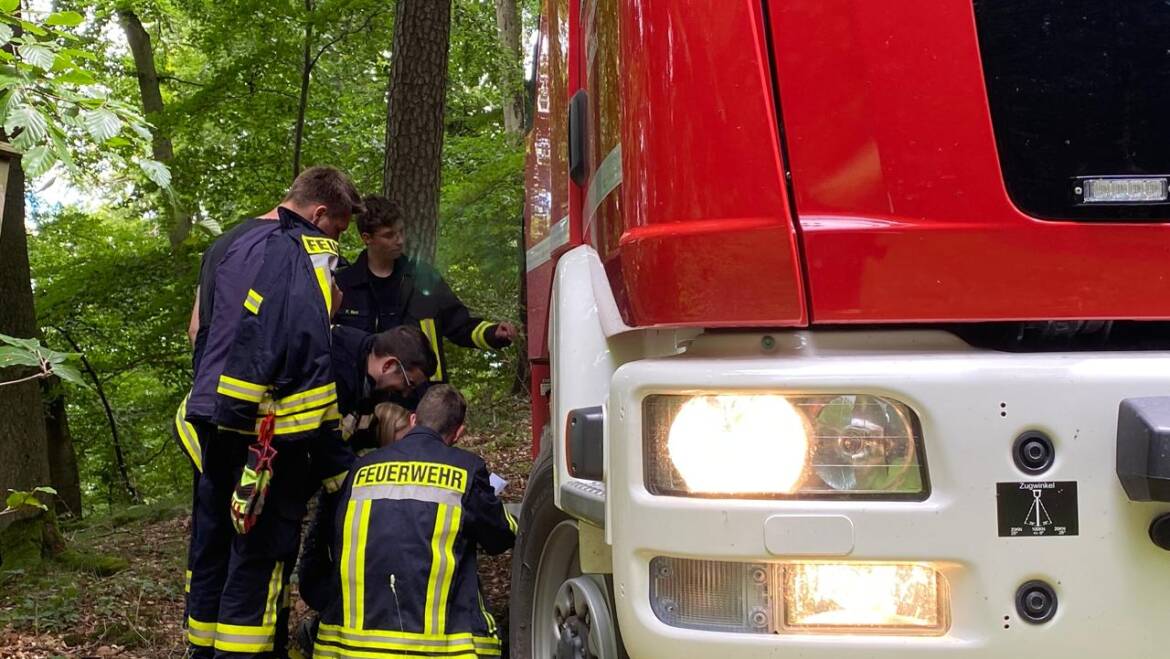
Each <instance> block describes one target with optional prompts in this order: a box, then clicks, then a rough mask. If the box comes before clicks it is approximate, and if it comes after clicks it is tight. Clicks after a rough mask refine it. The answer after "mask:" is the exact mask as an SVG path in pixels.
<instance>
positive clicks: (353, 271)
mask: <svg viewBox="0 0 1170 659" xmlns="http://www.w3.org/2000/svg"><path fill="white" fill-rule="evenodd" d="M399 271H401V273H402V278H403V279H407V278H412V277H414V263H412V262H411V260H410V259H408V258H407V257H406V255H405V254H403V255H402V256H399V257H398V260H396V261H395V262H394V272H399ZM337 281H338V283H339V284H342V285H344V286H345V287H347V288H356V287H359V286H369V285H370V257H369V250H365V249H363V250H362V252H361V254H358V256H357V258H356V259H354V261H353V263H352V264H351V265H350V266H349V267H348V268H346V269H344V270H342V271H341V272H338V273H337Z"/></svg>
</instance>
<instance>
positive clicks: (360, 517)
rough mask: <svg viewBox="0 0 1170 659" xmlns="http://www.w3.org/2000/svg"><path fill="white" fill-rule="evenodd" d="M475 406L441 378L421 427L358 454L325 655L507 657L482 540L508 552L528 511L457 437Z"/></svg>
mask: <svg viewBox="0 0 1170 659" xmlns="http://www.w3.org/2000/svg"><path fill="white" fill-rule="evenodd" d="M466 409H467V406H466V402H465V401H464V399H463V397H462V396H461V395H460V394H459V392H457V391H455V389H453V388H451V387H450V386H447V385H436V386H433V387H431V388H430V389H429V390H428V391H427V393H426V394H425V395H424V396H423V398H422V400H421V401H420V402H419V406H418V410H417V412H416V413H415V415H414V422H415V427H414V429H412V430H411V431H410V432H408V433H407V434H406V436H405V437H403V438H402V439H400V440H398V441H396V442H393V443H391V444H389V445H387V446H385V447H383V448H379V449H378V450H376V451H374V452H372V453H370V454H368V455H366V456H365V457H362V458H360V459H358V461H357V462H356V463H355V464H354V468H353V470H352V472H351V474H350V476H349V477H348V478H347V479H346V485H345V487H344V489H343V494H342V499H341V506H340V507H339V509H338V511H337V517H336V523H337V532H336V534H335V539H334V545H335V547H336V552H337V555H338V556H339V561H338V570H337V572H336V573H335V578H336V579H337V582H336V583H338V584H339V586H340V588H339V590H340V594H341V596H340V598H338V599H337V600H336V601H334V602H333V603H332V604H331V605H330V606H329V607H327V608H326V610H325V612H324V613H323V615H322V623H321V627H320V630H319V632H318V636H317V643H316V645H315V648H314V657H323V658H337V659H342V658H354V659H357V658H361V657H372V656H408V655H409V656H459V657H465V656H468V657H470V656H478V657H498V656H499V655H500V648H501V645H500V641H499V638H498V637H497V636H496V625H495V621H494V620H493V619H492V616H491V614H489V613H488V612H487V609H486V607H485V606H484V604H483V597H482V595H481V593H480V588H479V577H478V574H477V566H476V547H477V546H479V547H482V548H483V549H484V550H485V551H487V552H489V553H492V554H498V553H501V552H503V551H506V550H507V549H508V548H510V547H511V546H512V544H513V542H515V539H516V535H515V533H516V521H515V519H513V518H512V516H511V515H510V514H508V513H507V512H506V511H505V509H504V506H503V504H502V503H501V502H500V500H499V498H497V497H496V494H495V492H494V491H493V490H492V487H491V484H490V483H489V474H488V470H487V467H486V465H485V464H484V462H483V460H482V459H481V458H479V457H478V456H476V455H474V454H472V453H470V452H467V451H464V450H462V449H458V448H455V447H454V446H452V445H453V444H454V443H455V442H456V441H457V440H458V439H459V436H460V435H461V434H462V432H463V420H464V415H465V413H466Z"/></svg>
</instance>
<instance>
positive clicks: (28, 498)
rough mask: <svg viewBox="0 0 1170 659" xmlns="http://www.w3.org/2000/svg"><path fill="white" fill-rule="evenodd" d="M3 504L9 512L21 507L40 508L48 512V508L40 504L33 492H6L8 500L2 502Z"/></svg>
mask: <svg viewBox="0 0 1170 659" xmlns="http://www.w3.org/2000/svg"><path fill="white" fill-rule="evenodd" d="M4 504H5V505H6V506H8V509H9V510H16V509H17V508H21V507H23V506H30V507H32V508H40V509H41V510H48V509H49V507H48V506H46V505H45V504H43V503H41V500H40V499H38V498H37V496H36V494H34V493H33V492H23V491H19V490H8V498H7V499H5V500H4Z"/></svg>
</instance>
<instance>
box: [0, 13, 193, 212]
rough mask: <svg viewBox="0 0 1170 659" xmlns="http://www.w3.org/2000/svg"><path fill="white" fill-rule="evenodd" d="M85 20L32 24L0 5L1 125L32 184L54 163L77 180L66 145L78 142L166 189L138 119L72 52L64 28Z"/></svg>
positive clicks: (73, 40)
mask: <svg viewBox="0 0 1170 659" xmlns="http://www.w3.org/2000/svg"><path fill="white" fill-rule="evenodd" d="M84 20H85V19H84V17H83V16H82V15H81V14H79V13H77V12H73V11H61V12H54V13H52V14H49V16H48V17H47V18H45V20H44V21H43V23H41V24H37V23H34V22H32V21H28V20H25V19H24V18H22V17H21V14H20V2H19V0H0V48H2V50H0V126H3V128H4V132H5V134H6V135H7V136H8V139H9V140H10V141H11V143H12V146H13V147H15V148H16V149H18V150H20V151H22V152H23V153H24V157H23V165H24V169H25V172H26V173H27V174H28V175H29V176H30V177H37V176H40V175H42V174H44V173H46V172H48V171H49V170H50V169H51V168H52V167H53V166H54V165H56V164H58V163H60V164H61V165H63V166H64V167H65V168H66V169H67V170H68V171H69V172H70V173H71V174H76V173H78V167H77V165H76V163H75V162H74V160H73V157H72V155H71V153H70V147H69V142H70V140H77V139H84V140H88V141H91V142H92V143H94V144H97V145H101V146H103V147H107V150H108V152H109V153H110V155H111V156H112V157H114V158H115V159H116V160H121V161H127V160H129V161H133V162H134V163H135V164H136V165H138V167H139V168H140V169H141V170H142V172H143V173H144V174H145V175H146V177H147V178H149V179H150V180H151V181H153V182H154V183H155V184H156V185H158V186H159V187H160V188H164V189H166V188H169V187H170V183H171V173H170V170H169V169H167V166H166V165H164V164H163V163H161V162H159V161H157V160H155V159H153V158H152V157H150V156H151V150H150V149H151V141H152V133H151V129H150V126H149V124H147V122H146V120H145V119H144V118H143V116H142V113H141V112H139V111H138V109H137V108H136V107H135V106H133V105H131V104H129V103H126V102H123V101H119V100H117V99H115V98H112V97H111V95H110V90H109V88H107V87H106V86H105V85H103V84H101V83H100V82H99V81H98V79H97V78H96V77H95V76H94V74H93V73H92V72H91V71H90V70H89V68H88V67H89V66H90V65H92V64H93V63H94V62H95V60H96V59H97V58H96V56H94V55H93V54H92V53H90V52H88V51H86V50H84V49H81V48H78V47H76V46H77V45H78V43H79V42H80V41H81V37H79V36H77V35H75V34H73V33H71V32H69V31H68V29H69V28H75V27H77V26H79V25H81V23H82V22H83V21H84Z"/></svg>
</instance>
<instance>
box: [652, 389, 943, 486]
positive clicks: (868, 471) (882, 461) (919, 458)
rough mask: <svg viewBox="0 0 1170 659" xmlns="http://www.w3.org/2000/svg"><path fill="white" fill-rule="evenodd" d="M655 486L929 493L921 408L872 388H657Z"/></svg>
mask: <svg viewBox="0 0 1170 659" xmlns="http://www.w3.org/2000/svg"><path fill="white" fill-rule="evenodd" d="M642 417H643V440H644V444H643V446H644V451H645V465H646V473H645V477H646V487H647V489H649V490H650V492H651V493H653V494H662V495H674V496H724V497H725V496H739V497H748V498H818V499H830V498H860V499H864V498H871V499H905V500H915V501H919V500H923V499H925V498H926V497H927V496H928V495H929V493H930V486H929V480H928V478H927V472H926V457H925V451H924V447H923V445H922V437H921V431H920V429H919V428H920V426H919V423H918V417H917V416H916V415H915V414H914V412H913V410H911V409H910V408H909V407H908V406H906V405H905V404H903V403H901V402H898V401H896V400H893V399H890V398H886V397H882V396H872V395H868V394H848V393H846V394H785V395H780V394H710V395H697V396H683V395H653V396H648V397H647V398H646V399H645V400H644V401H643V405H642Z"/></svg>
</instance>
